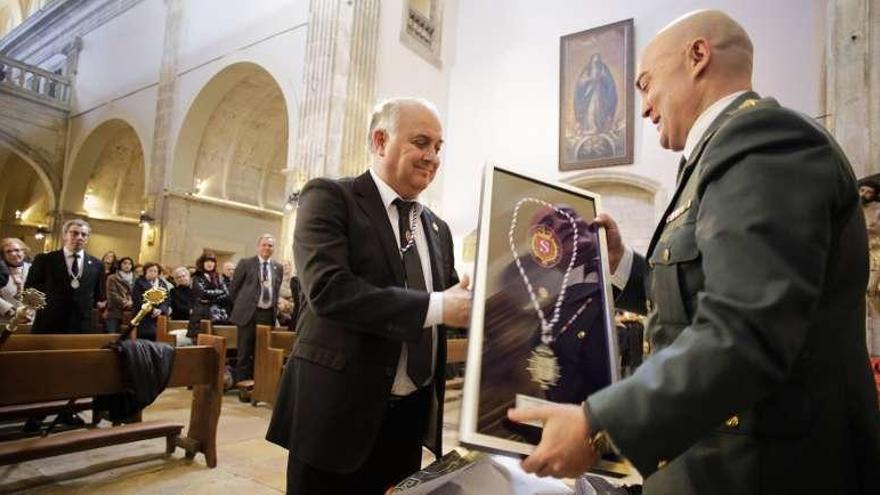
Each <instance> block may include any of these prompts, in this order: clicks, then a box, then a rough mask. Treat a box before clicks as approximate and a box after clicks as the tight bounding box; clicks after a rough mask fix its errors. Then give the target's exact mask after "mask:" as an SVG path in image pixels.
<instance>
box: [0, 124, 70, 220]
mask: <svg viewBox="0 0 880 495" xmlns="http://www.w3.org/2000/svg"><path fill="white" fill-rule="evenodd" d="M2 149H7V150H9V152H11V153H12V154H14V155H15V156H17V157H18V158H19V159H20V160H21V161H23V162H24V163H26V164H28V165H29V166H30V167H31V169H32V170H33V171H34V173H35V174H36V175H37V177H39V179H40V182H41V183H42V184H43V186H44V187H45V189H46V191H47V193H48V200H49V203H48V209H49V211H54V210H55V209H56V207H57V203H58V196H59V193H60V191H59V189H60V188H59V187H58V184H59V183H60V180H59V178H58V177H57V176H56V174H55V173H54V172H53V171H52V167H50V166H49V165H48V163H47V162H46V160H44V159H43V158H42V157H41V156H40V155H39V154H38V153H36V152H34V151H33V150H31V149H30V147H29V146H27V145H26V144H24V143H22V142H21V141H19V140H18V139H16V138H15V137H13V136H10V135H9V134H7V133H6V132H4V131H3V130H0V150H2ZM8 158H9V157H7V158H4V160H3V162H5V161H6V159H8ZM2 164H3V163H2V162H0V165H2Z"/></svg>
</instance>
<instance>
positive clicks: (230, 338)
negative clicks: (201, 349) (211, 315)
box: [201, 320, 238, 350]
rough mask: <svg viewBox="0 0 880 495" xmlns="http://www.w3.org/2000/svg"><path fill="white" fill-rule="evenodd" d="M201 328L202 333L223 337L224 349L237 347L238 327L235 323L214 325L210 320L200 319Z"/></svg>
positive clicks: (235, 348)
mask: <svg viewBox="0 0 880 495" xmlns="http://www.w3.org/2000/svg"><path fill="white" fill-rule="evenodd" d="M201 328H202V332H203V333H207V334H208V335H218V336H220V337H223V338H225V339H226V350H230V349H232V350H237V349H238V327H236V326H235V325H215V324H213V323H211V320H202V321H201Z"/></svg>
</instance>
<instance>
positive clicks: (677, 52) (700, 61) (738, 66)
mask: <svg viewBox="0 0 880 495" xmlns="http://www.w3.org/2000/svg"><path fill="white" fill-rule="evenodd" d="M751 81H752V42H751V40H750V39H749V35H748V34H747V33H746V32H745V30H744V29H743V28H742V26H740V25H739V24H738V23H737V22H736V21H734V20H733V19H732V18H731V17H730V16H728V15H727V14H725V13H723V12H721V11H718V10H699V11H696V12H691V13H689V14H687V15H684V16H682V17H680V18H678V19H676V20H675V21H673V22H672V23H671V24H669V25H668V26H666V27H665V28H663V29H662V30H660V32H659V33H657V35H656V36H655V37H654V39H652V40H651V41H650V42H649V43H648V46H647V47H646V48H645V51H644V53H643V54H642V57H641V60H640V61H639V70H638V73H637V76H636V87H637V88H638V89H639V91H640V92H641V93H642V116H643V117H645V118H648V119H650V120H651V121H652V122H653V123H654V124H656V125H657V127H658V130H659V131H660V144H661V146H663V147H664V148H668V149H672V150H674V151H679V150H681V149H683V148H684V144H685V141H686V139H687V135H688V132H689V131H690V128H691V127H692V126H693V123H694V121H695V120H696V119H697V117H698V116H699V115H700V114H701V113H702V112H703V111H704V110H705V109H706V108H708V107H709V106H710V105H712V104H713V103H715V102H716V101H718V100H719V99H721V98H723V97H724V96H727V95H729V94H731V93H734V92H736V91H741V90H750V89H751V84H752V82H751Z"/></svg>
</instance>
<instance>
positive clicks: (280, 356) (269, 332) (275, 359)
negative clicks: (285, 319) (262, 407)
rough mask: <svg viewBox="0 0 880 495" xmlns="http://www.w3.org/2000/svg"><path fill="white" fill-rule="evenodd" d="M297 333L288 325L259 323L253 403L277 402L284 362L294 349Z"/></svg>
mask: <svg viewBox="0 0 880 495" xmlns="http://www.w3.org/2000/svg"><path fill="white" fill-rule="evenodd" d="M294 340H296V333H295V332H291V331H290V330H287V328H286V327H275V328H274V329H273V328H272V327H270V326H268V325H257V343H256V349H255V350H254V391H253V393H252V394H251V405H252V406H256V405H257V404H258V403H260V402H265V403H267V404H274V403H275V395H276V394H277V392H278V381H279V380H280V379H281V371H282V369H283V368H284V362H285V361H286V360H287V358H288V357H289V356H290V353H291V352H292V351H293V342H294Z"/></svg>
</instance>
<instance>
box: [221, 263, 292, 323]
mask: <svg viewBox="0 0 880 495" xmlns="http://www.w3.org/2000/svg"><path fill="white" fill-rule="evenodd" d="M269 266H270V269H271V270H272V314H273V315H274V314H275V312H276V311H277V309H278V308H277V306H278V291H279V290H280V289H281V277H282V275H283V269H282V268H281V264H280V263H278V262H277V261H275V260H269ZM260 270H261V268H260V257H259V256H253V257H250V258H245V259H243V260H241V261H240V262H239V263H238V265H237V266H236V267H235V273H233V274H232V284H231V286H230V291H229V295H230V297H231V298H232V301H233V303H232V314H231V315H230V316H229V319H230V320H231V321H232V323H235V324H236V325H238V326H244V325H247V324H248V323H249V322H250V321H251V319H252V318H253V317H254V311H255V310H256V309H257V304H258V303H259V302H260V288H261V287H262V284H263V283H262V282H261V281H260V277H261V273H260Z"/></svg>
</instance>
